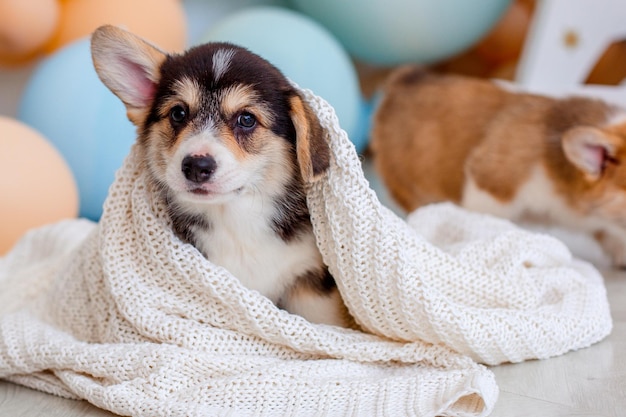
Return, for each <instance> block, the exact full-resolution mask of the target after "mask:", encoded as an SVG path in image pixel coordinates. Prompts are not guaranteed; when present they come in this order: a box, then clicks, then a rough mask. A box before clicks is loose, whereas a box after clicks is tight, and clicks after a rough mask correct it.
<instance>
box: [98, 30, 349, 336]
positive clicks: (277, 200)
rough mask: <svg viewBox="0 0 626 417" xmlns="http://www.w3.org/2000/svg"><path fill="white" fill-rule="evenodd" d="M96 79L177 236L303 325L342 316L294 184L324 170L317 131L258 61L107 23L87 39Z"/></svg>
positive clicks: (338, 321) (294, 94) (298, 101)
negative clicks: (171, 46)
mask: <svg viewBox="0 0 626 417" xmlns="http://www.w3.org/2000/svg"><path fill="white" fill-rule="evenodd" d="M91 51H92V57H93V61H94V66H95V68H96V72H97V73H98V76H99V77H100V79H101V80H102V82H103V83H104V84H105V85H106V86H107V87H108V88H109V89H110V90H111V91H112V92H113V93H114V94H115V95H116V96H117V97H119V99H120V100H121V101H122V102H123V103H124V105H125V106H126V109H127V115H128V118H129V119H130V120H131V122H132V123H134V124H135V125H136V126H137V131H138V138H137V147H138V151H139V154H140V157H141V159H142V164H143V165H144V168H145V169H146V171H147V172H148V173H149V181H150V182H151V184H150V187H148V189H153V190H156V191H155V194H156V198H159V199H161V201H162V202H163V203H164V204H165V205H166V207H167V208H168V213H169V216H170V219H171V222H172V225H173V229H174V231H175V232H176V234H177V235H178V236H179V237H180V239H182V240H183V241H184V242H187V243H189V244H192V245H193V246H195V247H196V248H197V249H198V250H199V251H200V252H201V253H202V254H203V255H204V256H205V257H206V258H208V259H209V260H210V261H211V262H213V263H214V264H216V265H220V266H222V267H224V268H225V269H227V270H228V271H230V272H231V273H232V274H233V275H234V276H235V277H237V278H238V279H239V280H241V282H242V283H243V284H244V285H245V286H247V287H249V288H251V289H254V290H257V291H259V292H260V293H261V294H263V295H265V296H267V297H268V298H269V299H271V300H272V301H273V302H274V303H275V304H276V305H278V306H279V307H281V308H284V309H285V310H287V311H289V312H291V313H294V314H299V315H301V316H303V317H304V318H306V319H308V320H309V321H311V322H316V323H326V324H333V325H339V326H345V325H346V324H347V323H348V318H349V315H348V313H347V310H346V307H345V306H344V304H343V302H342V300H341V297H340V295H339V292H338V290H337V287H336V284H335V281H334V280H333V277H332V276H331V275H330V274H329V272H328V268H327V267H326V266H325V265H324V263H323V261H322V257H321V255H320V252H319V250H318V248H317V245H316V240H315V236H314V234H313V230H312V225H311V220H310V216H309V211H308V208H307V204H306V193H305V182H306V181H308V180H310V179H312V178H315V177H317V176H319V175H322V174H323V173H324V172H325V170H326V169H327V168H328V166H329V158H330V151H329V148H328V145H327V144H326V142H325V136H324V135H325V132H324V131H323V129H322V127H321V126H320V123H319V121H318V119H317V117H316V115H315V114H314V112H313V111H312V110H311V108H310V107H309V106H308V105H307V103H306V102H305V101H304V99H303V97H302V96H301V94H300V93H299V91H298V90H297V89H296V88H294V86H293V85H292V84H291V83H290V82H289V81H288V80H287V79H286V78H285V77H284V76H283V74H281V72H280V71H279V70H278V69H277V68H275V67H274V66H272V65H271V64H270V63H269V62H267V61H266V60H264V59H262V58H261V57H259V56H257V55H255V54H253V53H252V52H250V51H248V50H246V49H244V48H241V47H238V46H235V45H232V44H229V43H209V44H204V45H200V46H197V47H194V48H191V49H190V50H188V51H187V52H185V53H183V54H168V53H165V52H163V51H161V50H160V49H158V48H157V47H155V46H153V45H151V44H149V43H148V42H146V41H145V40H143V39H141V38H139V37H137V36H135V35H133V34H131V33H129V32H127V31H125V30H122V29H119V28H117V27H114V26H103V27H100V28H98V29H97V30H96V31H95V32H94V33H93V35H92V38H91Z"/></svg>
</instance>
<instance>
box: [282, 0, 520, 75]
mask: <svg viewBox="0 0 626 417" xmlns="http://www.w3.org/2000/svg"><path fill="white" fill-rule="evenodd" d="M292 1H293V3H294V4H295V6H296V7H297V8H298V9H299V10H301V11H302V12H304V13H306V14H307V15H309V16H311V17H313V18H314V19H316V20H317V21H319V22H321V23H322V24H323V25H324V26H326V27H327V28H328V29H329V30H330V31H331V32H332V33H333V34H334V35H335V36H337V38H338V39H339V40H340V41H341V43H342V44H343V45H344V46H345V48H346V49H347V50H348V52H350V53H351V54H353V55H354V56H355V57H357V58H360V59H361V60H363V61H367V62H371V63H375V64H382V65H396V64H401V63H407V62H420V63H431V62H436V61H438V60H441V59H443V58H447V57H450V56H452V55H454V54H457V53H459V52H461V51H462V50H464V49H466V48H468V47H470V46H472V45H473V44H474V43H475V42H477V41H478V40H479V39H480V38H481V37H482V36H483V35H485V34H486V33H487V31H488V30H489V29H490V28H491V27H492V26H493V25H494V24H495V23H496V22H497V20H498V18H499V17H500V16H501V15H502V13H504V11H505V10H506V8H507V7H508V6H509V4H510V3H511V0H292Z"/></svg>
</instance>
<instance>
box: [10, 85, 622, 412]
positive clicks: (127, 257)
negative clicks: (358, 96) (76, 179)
mask: <svg viewBox="0 0 626 417" xmlns="http://www.w3.org/2000/svg"><path fill="white" fill-rule="evenodd" d="M303 93H304V94H305V97H306V98H307V100H308V101H309V103H310V104H311V106H312V107H313V108H314V109H315V111H316V112H317V114H318V117H319V119H320V121H321V123H322V125H323V126H324V127H325V129H326V131H327V132H328V140H329V143H330V147H331V152H332V160H331V167H330V169H329V171H328V172H327V174H325V175H324V176H323V177H322V178H319V179H317V180H315V181H314V182H312V183H311V184H309V185H308V203H309V207H310V210H311V216H312V221H313V225H314V231H315V234H316V237H317V240H318V246H319V247H320V250H321V252H322V255H323V257H324V260H325V262H326V263H327V264H328V265H329V267H330V270H331V272H332V274H333V276H334V277H335V279H336V280H337V284H338V286H339V289H340V291H341V294H342V296H343V298H344V300H345V302H346V305H347V306H348V307H349V309H350V312H351V313H352V314H353V316H354V317H355V320H356V321H357V322H358V324H359V325H360V326H361V327H362V329H363V331H355V330H349V329H341V328H337V327H333V326H326V325H314V324H311V323H309V322H307V321H306V320H304V319H303V318H301V317H299V316H295V315H291V314H289V313H287V312H286V311H283V310H280V309H278V308H277V307H276V306H274V305H273V304H272V303H271V302H270V301H269V300H268V299H267V298H265V297H263V296H262V295H260V294H259V293H257V292H255V291H251V290H248V289H247V288H245V287H243V286H242V285H241V283H240V282H239V281H238V280H237V279H236V278H235V277H233V276H232V275H230V274H229V273H228V272H227V271H226V270H224V269H223V268H220V267H218V266H215V265H213V264H211V263H210V262H209V261H207V260H206V259H205V258H204V257H203V256H202V255H201V254H200V253H199V252H198V251H197V250H196V249H195V248H194V247H192V246H190V245H188V244H184V243H182V242H181V241H180V240H179V239H177V237H176V236H175V235H174V234H173V232H172V230H171V224H170V220H169V219H168V217H167V211H166V210H165V208H164V207H163V206H162V205H161V204H160V203H159V202H158V201H157V200H155V199H153V198H152V197H153V194H152V193H151V192H150V190H149V189H147V182H146V181H145V175H146V173H145V172H142V171H141V169H140V168H139V166H138V164H137V163H136V158H137V156H136V152H135V149H133V151H131V154H130V155H129V156H128V157H127V159H126V161H125V162H124V164H123V166H122V168H121V169H120V170H119V172H118V174H117V177H116V180H115V182H114V184H113V185H112V187H111V189H110V192H109V197H108V199H107V201H106V203H105V208H104V214H103V216H102V219H101V221H100V223H99V224H98V225H94V224H92V223H89V222H87V221H84V220H74V221H66V222H62V223H58V224H55V225H52V226H48V227H45V228H42V229H39V230H36V231H33V232H31V233H29V234H28V235H26V236H25V237H24V238H23V239H22V240H21V241H20V242H19V243H18V245H17V246H16V247H15V248H14V249H13V250H12V251H11V252H10V253H9V254H8V255H7V256H6V257H4V258H2V259H1V260H0V285H1V288H2V291H0V378H5V379H8V380H11V381H14V382H16V383H19V384H23V385H26V386H29V387H33V388H36V389H40V390H43V391H46V392H50V393H53V394H57V395H61V396H65V397H70V398H83V399H86V400H88V401H89V402H91V403H93V404H95V405H96V406H98V407H101V408H104V409H108V410H110V411H113V412H115V413H118V414H121V415H136V416H238V417H240V416H244V417H245V416H253V415H254V416H265V415H268V416H327V415H328V416H360V417H361V416H380V415H389V416H440V415H441V416H485V415H488V414H489V413H490V412H491V410H492V409H493V406H494V404H495V401H496V399H497V396H498V388H497V385H496V382H495V379H494V376H493V373H492V372H491V371H490V370H489V369H488V368H487V367H485V366H484V365H483V364H499V363H503V362H518V361H523V360H526V359H531V358H547V357H550V356H554V355H559V354H563V353H565V352H567V351H569V350H573V349H579V348H583V347H586V346H589V345H590V344H592V343H594V342H597V341H599V340H601V339H602V338H604V337H605V336H606V335H607V334H609V332H610V330H611V325H612V324H611V317H610V314H609V308H608V303H607V299H606V292H605V288H604V285H603V281H602V277H601V276H600V275H599V274H598V273H597V271H596V270H595V269H594V268H592V267H591V266H590V265H588V264H585V263H583V262H580V261H577V260H575V259H572V257H571V255H570V253H569V252H568V250H567V249H566V248H565V247H564V246H563V245H562V244H561V243H560V242H558V241H557V240H555V239H552V238H550V237H547V236H543V235H539V234H532V233H530V232H526V231H522V230H520V229H518V228H516V227H514V226H513V225H512V224H510V223H508V222H506V221H503V220H498V219H494V218H491V217H488V216H484V215H479V214H472V213H468V212H465V211H463V210H461V209H459V208H456V207H454V206H452V205H446V204H444V205H434V206H430V207H426V208H423V209H420V210H419V211H416V212H415V213H413V214H411V216H410V217H409V219H408V222H407V221H404V220H402V219H400V218H398V217H396V216H395V215H394V214H393V213H392V212H391V211H389V210H387V209H386V208H385V207H383V206H382V205H381V204H380V203H379V201H378V200H377V198H376V195H375V193H374V192H373V191H372V190H371V189H370V188H369V185H368V182H367V181H366V179H365V178H364V176H363V172H362V170H361V165H360V161H359V159H358V156H357V154H356V152H355V150H354V147H353V146H352V144H351V143H350V141H349V140H348V138H347V136H346V134H345V132H344V131H342V130H341V129H340V128H339V124H338V121H337V119H336V117H335V114H334V112H333V110H332V108H331V107H330V106H329V105H328V104H327V103H326V102H324V101H323V100H321V99H320V98H318V97H316V96H315V95H313V94H312V93H310V92H308V91H304V92H303ZM477 362H479V363H482V364H478V363H477Z"/></svg>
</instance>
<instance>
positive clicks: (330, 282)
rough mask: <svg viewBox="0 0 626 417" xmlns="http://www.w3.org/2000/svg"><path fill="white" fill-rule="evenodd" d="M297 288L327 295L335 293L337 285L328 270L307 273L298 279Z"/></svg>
mask: <svg viewBox="0 0 626 417" xmlns="http://www.w3.org/2000/svg"><path fill="white" fill-rule="evenodd" d="M295 285H297V286H302V287H304V288H308V289H310V290H312V291H314V292H315V293H317V294H320V295H327V294H330V293H331V292H333V291H335V289H336V288H337V283H336V282H335V279H334V278H333V276H332V275H330V272H329V271H328V268H326V267H324V268H322V269H315V270H311V271H307V272H305V273H304V274H302V275H300V276H299V277H298V278H297V279H296V284H295Z"/></svg>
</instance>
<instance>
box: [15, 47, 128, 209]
mask: <svg viewBox="0 0 626 417" xmlns="http://www.w3.org/2000/svg"><path fill="white" fill-rule="evenodd" d="M18 118H19V119H20V120H21V121H22V122H24V123H26V124H28V125H30V126H32V127H34V128H35V129H37V130H38V131H40V132H41V133H42V134H43V135H44V136H45V137H46V138H48V139H49V140H50V141H51V142H52V143H53V144H54V146H55V147H56V148H57V149H58V150H59V151H60V152H61V154H62V155H63V157H64V158H65V161H66V162H67V163H68V165H69V167H70V169H71V170H72V172H73V174H74V177H75V178H76V181H77V184H78V191H79V197H80V216H82V217H86V218H89V219H91V220H98V219H99V218H100V216H101V214H102V204H103V203H104V200H105V198H106V196H107V193H108V189H109V186H110V185H111V183H112V182H113V180H114V178H115V171H116V170H117V169H118V168H119V167H120V165H121V164H122V161H123V160H124V158H125V156H126V155H127V154H128V153H129V151H130V147H131V145H132V144H133V142H134V140H135V128H134V126H133V125H132V124H131V123H130V121H129V120H128V119H127V117H126V109H125V107H124V105H123V104H122V102H121V101H120V100H119V99H118V98H117V97H115V96H114V95H113V93H111V92H110V91H109V90H108V89H107V88H106V87H105V86H104V85H103V84H102V83H101V82H100V80H99V78H98V76H97V75H96V72H95V70H94V69H93V64H92V61H91V53H90V49H89V40H88V39H84V40H80V41H77V42H75V43H72V44H70V45H68V46H66V47H65V48H62V49H60V50H58V51H57V52H56V53H54V54H53V55H51V56H49V57H48V58H46V59H44V60H43V61H42V62H41V63H40V64H39V65H38V66H37V67H36V68H35V70H34V72H33V74H32V75H31V78H30V79H29V80H28V83H27V85H26V89H25V91H24V93H23V96H22V98H21V101H20V104H19V108H18ZM44 175H45V174H44Z"/></svg>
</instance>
